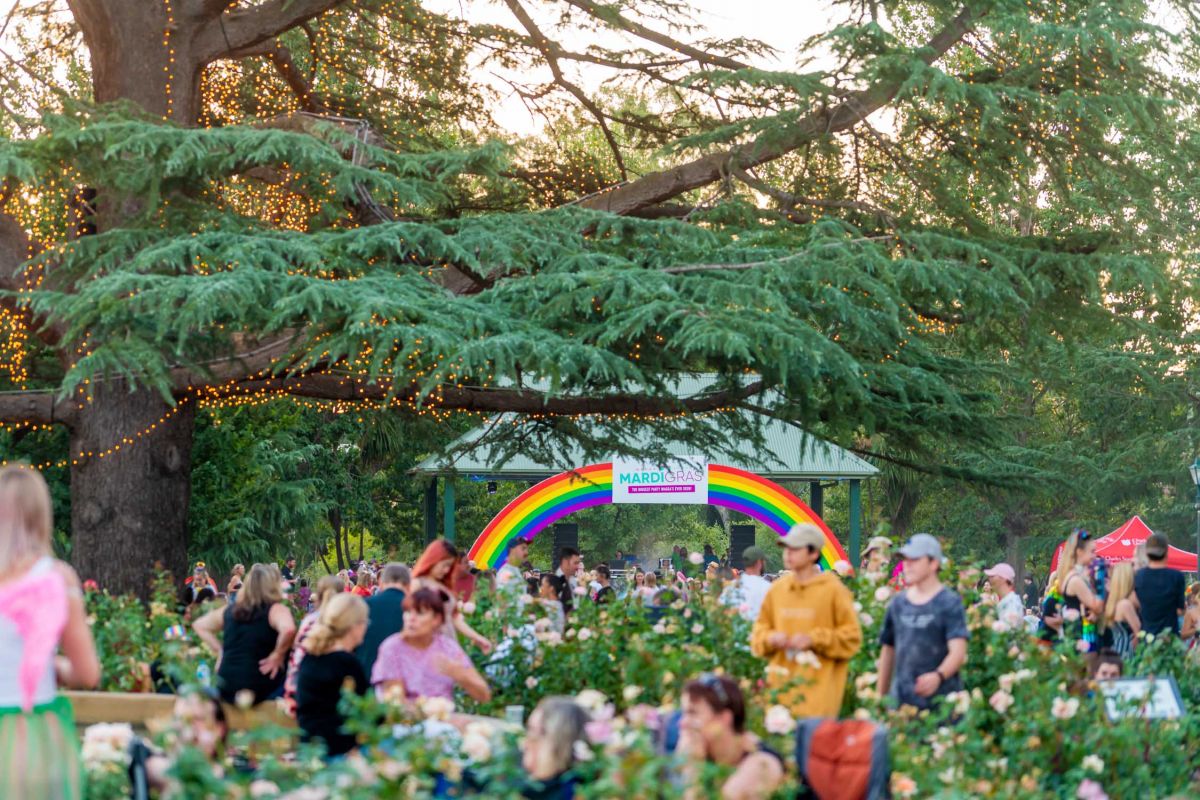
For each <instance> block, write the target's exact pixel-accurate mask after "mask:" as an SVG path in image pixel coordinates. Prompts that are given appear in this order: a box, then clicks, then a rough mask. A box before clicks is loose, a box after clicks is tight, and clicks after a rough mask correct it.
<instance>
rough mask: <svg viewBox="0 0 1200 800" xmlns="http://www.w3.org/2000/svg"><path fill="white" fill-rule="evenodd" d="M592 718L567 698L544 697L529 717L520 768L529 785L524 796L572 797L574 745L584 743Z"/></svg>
mask: <svg viewBox="0 0 1200 800" xmlns="http://www.w3.org/2000/svg"><path fill="white" fill-rule="evenodd" d="M590 721H591V719H590V717H589V716H588V713H587V711H585V710H584V709H583V708H582V707H581V706H580V705H579V704H578V703H576V702H575V701H574V700H573V699H571V698H569V697H545V698H542V701H541V702H540V703H538V704H537V708H535V709H534V710H533V713H532V714H530V715H529V723H528V725H527V726H526V728H525V741H524V742H523V743H522V745H521V766H522V767H523V768H524V769H525V777H526V780H527V781H528V782H529V785H528V786H527V787H526V790H525V791H523V792H522V794H523V796H525V797H543V798H555V800H558V798H563V799H564V800H566V799H568V798H572V797H574V796H575V790H576V788H577V786H578V783H579V778H578V776H576V775H574V774H573V772H572V768H573V767H574V766H575V753H576V752H577V750H578V748H577V745H578V744H580V743H582V744H584V745H586V744H587V735H586V728H587V724H588V722H590Z"/></svg>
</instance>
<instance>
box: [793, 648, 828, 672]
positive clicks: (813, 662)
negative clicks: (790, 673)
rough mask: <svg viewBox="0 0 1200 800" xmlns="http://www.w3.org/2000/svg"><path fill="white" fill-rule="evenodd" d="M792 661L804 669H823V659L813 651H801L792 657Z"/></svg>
mask: <svg viewBox="0 0 1200 800" xmlns="http://www.w3.org/2000/svg"><path fill="white" fill-rule="evenodd" d="M792 661H795V662H796V663H797V664H799V665H800V666H802V667H812V668H813V669H820V668H821V659H819V658H817V654H816V653H814V652H813V651H812V650H799V651H797V652H796V654H795V655H793V656H792Z"/></svg>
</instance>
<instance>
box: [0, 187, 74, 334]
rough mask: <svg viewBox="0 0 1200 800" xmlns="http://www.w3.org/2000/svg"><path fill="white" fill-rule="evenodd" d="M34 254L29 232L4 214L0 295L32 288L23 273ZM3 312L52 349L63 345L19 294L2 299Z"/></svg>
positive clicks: (0, 234)
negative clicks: (22, 270) (19, 298)
mask: <svg viewBox="0 0 1200 800" xmlns="http://www.w3.org/2000/svg"><path fill="white" fill-rule="evenodd" d="M6 194H7V192H6V191H0V197H2V196H4V195H6ZM31 254H35V251H34V250H33V249H32V247H31V243H30V240H29V237H28V236H27V235H26V234H25V230H24V229H23V228H22V227H21V226H20V224H19V223H18V222H17V221H16V220H15V219H13V218H12V217H10V216H9V215H8V214H4V213H0V291H3V292H5V293H8V292H19V291H21V290H23V289H27V288H28V286H26V282H25V281H24V280H23V279H22V278H21V276H20V272H21V267H22V265H23V264H24V263H25V262H26V261H27V260H28V259H29V257H30V256H31ZM0 308H3V309H5V310H6V311H8V312H9V313H10V314H13V315H15V316H18V317H20V318H21V320H22V322H23V324H24V325H25V327H27V328H28V329H29V330H30V331H32V332H33V333H34V335H35V336H37V337H38V338H39V339H40V340H41V341H42V342H44V343H45V344H47V345H49V346H50V347H57V346H58V345H59V343H60V339H61V334H60V332H59V331H58V330H57V329H53V328H48V327H47V326H46V325H45V324H44V322H45V321H44V320H43V319H38V318H35V317H34V316H33V314H32V313H30V311H29V309H28V308H26V307H25V306H22V305H21V304H20V302H19V300H18V298H17V297H16V295H15V294H4V295H0Z"/></svg>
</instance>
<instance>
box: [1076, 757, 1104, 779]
mask: <svg viewBox="0 0 1200 800" xmlns="http://www.w3.org/2000/svg"><path fill="white" fill-rule="evenodd" d="M1081 766H1082V767H1083V771H1084V772H1094V773H1096V774H1097V775H1099V774H1100V773H1101V772H1104V759H1103V758H1101V757H1100V756H1098V755H1096V754H1094V753H1092V754H1090V755H1086V756H1084V757H1083V761H1082V762H1081Z"/></svg>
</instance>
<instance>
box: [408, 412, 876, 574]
mask: <svg viewBox="0 0 1200 800" xmlns="http://www.w3.org/2000/svg"><path fill="white" fill-rule="evenodd" d="M729 413H740V414H750V413H752V412H749V411H734V412H729ZM707 419H710V420H712V424H713V425H714V426H715V425H717V424H719V422H720V417H719V416H715V417H709V418H707ZM759 419H760V424H761V425H762V437H763V447H761V448H758V447H753V446H752V445H751V444H750V443H749V442H747V441H744V440H738V441H734V442H731V443H730V444H729V445H728V446H726V447H724V448H722V452H720V453H716V454H711V457H712V460H713V461H714V462H718V461H719V463H722V464H725V465H728V466H732V467H738V468H740V469H744V470H747V471H750V472H753V473H755V474H757V475H759V476H761V477H764V478H767V479H769V480H772V481H777V482H778V481H806V482H807V483H808V493H807V497H806V498H803V499H805V500H806V501H807V503H808V505H809V507H810V508H811V509H812V510H813V511H814V512H816V514H817V515H818V516H822V509H823V505H824V491H825V489H827V488H830V487H832V486H836V485H838V484H840V483H846V484H848V487H849V494H850V498H849V499H850V530H849V542H848V547H847V551H848V553H849V555H850V557H851V559H852V561H853V562H854V563H857V560H858V556H859V551H860V547H861V532H862V491H861V489H862V481H863V480H865V479H867V478H871V477H874V476H875V475H877V474H878V472H879V470H878V469H876V468H875V467H874V466H872V465H871V464H869V463H868V462H866V461H865V460H863V459H862V458H859V457H858V456H856V455H854V454H853V453H850V452H848V451H846V450H844V449H842V448H840V447H838V446H836V445H834V444H831V443H829V442H826V441H824V440H822V439H818V438H816V437H815V436H811V435H810V434H808V433H806V432H805V431H803V430H801V429H800V428H798V427H796V426H794V425H791V424H789V423H787V422H783V421H780V420H775V419H767V420H765V421H762V419H761V417H760V418H759ZM525 424H529V425H532V423H528V422H523V421H522V420H521V419H520V418H518V417H516V416H513V415H503V416H501V417H499V418H496V419H493V420H491V421H489V422H488V423H487V424H484V425H481V426H479V427H477V428H475V429H473V430H471V431H469V432H468V433H466V434H464V435H463V436H461V437H459V438H458V439H456V440H455V441H454V442H452V443H451V444H450V445H449V446H447V447H446V448H445V449H444V450H443V451H442V452H440V453H435V454H434V455H432V456H430V457H429V458H426V459H425V460H424V461H422V462H421V463H420V464H418V465H417V467H416V468H414V470H413V472H414V474H418V475H424V476H428V477H430V478H431V480H430V482H429V486H428V487H427V488H426V492H425V536H426V538H427V539H428V540H432V539H433V538H435V537H436V536H437V535H438V530H437V500H438V488H439V484H440V487H441V492H442V505H443V520H442V531H441V533H442V535H443V536H445V537H446V538H447V539H449V540H451V541H453V540H454V538H455V523H454V492H455V481H456V480H458V479H466V480H470V481H477V482H481V481H489V482H490V481H540V480H543V479H545V478H549V477H552V476H554V475H559V474H561V473H563V472H566V471H569V470H571V469H573V468H577V467H581V466H584V465H585V464H587V463H591V462H594V461H600V460H603V459H601V458H597V457H593V458H590V459H588V458H585V457H584V456H583V454H582V450H580V449H579V448H577V447H574V446H568V447H562V448H559V449H558V450H556V451H555V452H554V453H553V456H552V458H550V459H546V460H544V461H543V460H538V459H535V458H532V457H530V456H528V455H524V454H516V455H511V456H509V455H508V448H511V444H507V443H506V444H507V447H506V446H501V445H499V444H496V443H493V442H491V441H490V440H489V438H488V435H489V432H490V431H493V430H496V429H497V428H503V429H504V430H505V437H506V439H507V440H508V442H511V441H512V439H511V437H513V436H514V435H515V436H517V437H520V436H521V432H520V430H519V426H521V425H525ZM514 425H515V426H516V427H517V428H518V430H517V431H515V432H514V431H513V426H514ZM601 430H603V426H602V425H601ZM601 435H602V434H601ZM613 436H614V437H616V436H620V437H622V438H623V439H624V442H625V445H626V446H625V449H626V451H629V452H637V451H639V450H643V449H645V448H644V447H639V445H643V444H644V445H647V446H648V445H650V444H651V443H653V444H654V445H657V446H658V447H659V448H661V450H663V451H665V452H666V453H667V454H669V455H673V456H687V455H693V454H696V452H697V448H696V446H695V445H694V444H688V443H685V442H680V441H666V442H664V441H662V440H661V439H658V438H657V437H654V434H653V431H652V429H651V428H650V426H647V428H646V430H645V432H644V433H642V432H637V433H635V434H634V435H633V437H632V438H633V439H634V441H630V438H631V437H630V435H629V433H628V429H627V428H626V429H625V430H623V431H622V432H621V433H614V434H613ZM609 455H612V454H609ZM506 456H508V457H507V458H506Z"/></svg>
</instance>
